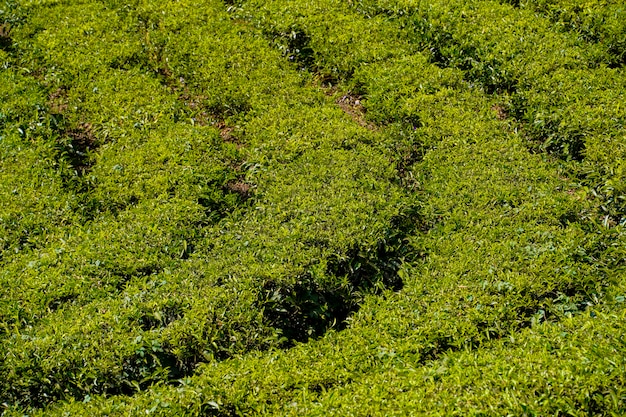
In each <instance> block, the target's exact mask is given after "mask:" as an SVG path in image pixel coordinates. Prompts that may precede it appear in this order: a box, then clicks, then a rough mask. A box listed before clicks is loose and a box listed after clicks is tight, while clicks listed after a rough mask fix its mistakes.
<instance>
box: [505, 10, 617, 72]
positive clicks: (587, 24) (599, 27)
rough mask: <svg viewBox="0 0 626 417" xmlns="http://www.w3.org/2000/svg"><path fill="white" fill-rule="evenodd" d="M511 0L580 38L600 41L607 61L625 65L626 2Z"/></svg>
mask: <svg viewBox="0 0 626 417" xmlns="http://www.w3.org/2000/svg"><path fill="white" fill-rule="evenodd" d="M507 2H508V3H511V4H513V5H516V6H518V7H521V8H525V9H529V10H533V11H537V12H539V13H541V14H542V15H544V16H546V17H547V18H548V19H550V21H552V22H553V23H554V24H556V25H557V26H558V27H559V28H560V29H562V30H565V31H571V32H574V33H575V34H576V35H577V36H578V37H579V38H580V39H583V40H584V41H586V42H589V43H591V44H599V45H600V46H601V48H600V50H601V51H602V53H603V55H605V57H604V62H606V63H607V64H608V65H609V66H615V67H618V66H623V65H624V63H625V62H626V61H625V60H626V8H624V4H623V3H621V2H619V1H582V0H574V1H569V0H568V1H564V0H530V1H517V0H512V1H508V0H507ZM607 58H608V59H607Z"/></svg>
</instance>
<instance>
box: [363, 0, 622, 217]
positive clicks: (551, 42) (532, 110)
mask: <svg viewBox="0 0 626 417" xmlns="http://www.w3.org/2000/svg"><path fill="white" fill-rule="evenodd" d="M539 3H541V5H542V6H541V7H552V6H554V7H557V5H559V4H561V5H563V7H564V8H571V9H572V10H575V11H578V12H579V13H581V14H585V13H587V14H589V15H590V16H592V15H593V16H595V17H594V18H593V19H595V21H596V24H597V25H598V28H602V29H598V31H604V32H606V33H613V34H615V37H619V36H621V37H622V38H623V37H624V36H626V35H624V33H626V32H624V30H621V29H619V28H616V25H618V23H617V22H620V24H621V25H622V26H623V24H624V22H625V21H626V19H624V18H623V17H624V16H625V15H624V8H623V6H622V5H619V4H617V3H611V2H609V4H608V5H606V4H604V3H593V2H591V3H589V2H587V3H585V5H584V7H583V6H582V5H581V4H578V3H577V2H536V3H535V2H528V3H523V4H524V5H525V7H523V8H521V9H516V8H513V7H512V6H510V5H508V4H498V3H496V2H467V1H462V0H459V1H455V2H440V3H437V2H435V3H432V2H429V3H422V2H400V3H398V2H386V1H383V0H381V1H360V2H358V3H356V4H355V8H356V9H357V10H359V11H360V12H361V13H363V14H364V15H368V16H369V15H373V16H380V15H384V16H391V18H392V19H394V21H397V22H398V27H399V28H401V29H402V30H403V31H404V32H405V33H406V34H407V35H406V36H408V37H409V38H410V39H411V42H412V43H414V44H415V45H419V47H420V48H422V49H424V50H427V51H428V52H429V54H430V60H431V61H432V62H435V63H436V64H437V65H438V66H441V67H445V68H450V67H451V68H458V69H461V70H462V71H463V72H464V78H465V79H466V80H467V81H468V82H470V83H473V84H477V85H478V86H480V87H481V88H483V89H484V90H485V91H486V92H488V93H492V94H497V95H499V96H500V97H501V98H500V100H501V103H500V104H499V106H501V110H502V111H501V117H502V118H510V119H511V120H515V122H517V123H518V125H517V127H518V128H521V129H523V131H524V133H525V134H526V135H527V137H528V140H529V146H530V147H531V149H535V150H545V151H548V152H550V153H552V154H554V155H557V156H559V157H561V158H563V159H566V160H574V161H580V162H581V163H579V164H572V166H571V167H570V169H571V172H570V173H569V175H571V176H574V177H576V178H577V180H578V181H579V183H580V184H581V187H583V190H585V192H586V193H587V194H588V195H590V196H593V197H594V198H596V199H597V200H598V204H597V206H598V207H599V213H598V215H599V216H601V217H606V219H607V220H606V221H607V223H611V224H615V223H623V221H624V219H625V213H626V212H625V211H624V210H625V207H626V206H624V204H625V202H626V189H625V188H624V184H626V181H625V177H624V168H623V160H624V155H625V154H624V152H625V148H624V140H623V139H624V120H625V110H624V107H623V106H622V104H621V103H623V101H624V86H625V82H626V77H625V76H624V73H623V69H622V68H621V64H619V65H618V64H616V62H615V59H616V58H615V52H614V51H613V50H612V49H611V48H608V47H607V46H606V45H605V44H604V43H602V42H600V43H589V42H586V41H585V40H583V39H581V37H580V36H578V35H577V33H576V32H575V31H565V32H563V31H560V30H558V27H557V26H555V25H554V23H553V20H550V19H547V18H542V17H541V15H538V14H537V13H536V12H535V9H541V7H540V6H539ZM531 4H535V5H536V8H533V7H531V6H530V5H531ZM549 5H550V6H549ZM583 11H584V12H583ZM572 13H573V12H572ZM604 14H606V15H607V16H610V18H609V17H607V18H602V17H599V16H604ZM590 19H591V17H590ZM485 22H489V24H485ZM577 30H578V29H577ZM580 30H582V29H580ZM604 32H603V33H604ZM610 36H612V35H610ZM610 36H609V35H607V37H610ZM583 38H584V37H583ZM603 39H604V38H603ZM611 39H612V38H611ZM606 42H608V43H610V44H611V45H614V44H615V45H617V44H619V42H620V41H619V40H615V41H613V40H607V41H606ZM618 48H619V47H618ZM622 49H623V48H622ZM622 54H623V52H622Z"/></svg>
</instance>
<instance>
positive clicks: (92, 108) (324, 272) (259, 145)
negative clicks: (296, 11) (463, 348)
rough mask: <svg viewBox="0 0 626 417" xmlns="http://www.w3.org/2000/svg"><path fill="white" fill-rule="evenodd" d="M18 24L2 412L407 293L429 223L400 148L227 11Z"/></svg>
mask: <svg viewBox="0 0 626 417" xmlns="http://www.w3.org/2000/svg"><path fill="white" fill-rule="evenodd" d="M16 7H17V6H16ZM20 7H22V8H23V9H24V10H25V12H24V15H27V16H28V19H27V20H25V21H23V22H18V23H16V24H14V25H13V28H12V31H11V42H12V44H11V50H10V52H9V54H8V59H9V60H8V61H7V66H8V68H9V71H10V72H8V73H7V74H15V75H14V77H20V78H19V79H20V80H22V81H21V82H22V84H23V85H24V86H20V85H18V86H14V87H11V88H12V89H13V90H10V93H11V97H14V98H13V99H14V100H15V101H16V102H17V103H16V104H12V102H8V104H7V108H8V110H7V114H9V113H11V114H16V116H11V114H9V117H13V119H8V122H7V123H5V124H4V125H3V128H4V134H6V135H7V137H10V138H12V141H3V147H4V149H6V151H4V152H6V153H7V154H9V153H14V154H16V155H18V156H19V158H21V159H16V160H15V165H20V166H21V169H20V171H17V172H13V171H12V165H9V163H8V162H6V163H5V162H4V161H3V165H2V169H3V173H6V174H4V175H6V176H7V178H9V179H12V181H13V184H9V182H8V181H7V185H6V189H4V190H5V191H4V194H3V197H2V200H3V204H4V201H6V204H7V206H8V207H7V208H6V209H5V212H6V213H7V214H6V216H5V214H4V213H3V214H2V217H3V219H4V218H5V217H6V218H7V219H11V217H10V216H11V215H12V216H13V217H14V218H15V220H11V221H12V222H13V223H12V224H9V225H7V226H6V227H5V230H7V233H6V236H7V237H6V238H5V237H3V239H4V240H5V241H6V242H7V243H6V244H5V247H6V250H4V251H3V260H2V262H3V263H2V272H1V276H2V278H1V279H2V288H3V289H2V300H3V303H2V311H1V314H2V315H1V317H2V324H3V325H2V329H3V331H2V343H1V345H2V347H1V348H0V349H1V352H2V355H1V357H2V366H1V367H0V376H1V378H2V380H3V383H2V385H1V388H0V397H1V398H2V400H3V401H2V402H3V403H5V404H7V405H6V406H11V407H25V408H26V409H29V408H32V407H42V406H45V405H47V404H50V403H53V402H55V401H58V400H62V399H69V398H76V399H83V398H85V396H89V395H97V394H124V395H131V394H133V393H134V392H136V391H137V390H142V389H146V388H148V387H149V386H150V385H151V384H154V383H159V382H169V381H171V380H175V379H178V378H180V377H184V376H186V375H190V374H191V373H193V371H194V369H195V367H196V365H197V364H198V363H200V362H212V361H215V360H222V359H225V358H228V357H231V356H233V355H236V354H243V353H246V352H249V351H252V350H258V349H267V348H269V347H283V346H289V345H291V344H293V343H295V342H296V341H300V340H306V339H308V338H309V337H310V336H315V335H319V334H322V333H323V332H324V331H326V330H327V328H329V327H332V326H342V322H343V319H344V318H345V317H346V316H347V315H348V314H349V313H350V312H351V311H352V310H354V309H356V308H357V307H358V303H359V302H360V300H361V299H362V298H363V297H364V295H365V294H367V293H370V292H380V291H382V290H383V289H384V288H385V287H386V286H390V287H392V288H399V287H400V286H401V285H402V282H401V278H400V277H399V276H398V270H399V268H400V265H401V262H402V258H403V257H404V252H405V251H406V252H409V250H408V249H407V248H408V247H407V246H402V247H400V242H401V241H402V239H403V238H404V234H406V231H405V229H409V230H410V229H413V228H415V227H416V226H415V225H414V219H415V218H417V216H418V214H419V211H418V208H419V207H417V206H416V201H415V198H414V197H412V196H408V195H407V193H406V192H405V191H403V189H402V188H401V187H400V185H399V184H398V181H397V180H396V178H395V177H396V168H395V165H394V163H393V157H394V155H393V154H392V152H391V151H390V149H391V147H390V146H388V144H386V143H385V138H382V137H381V133H379V132H374V131H370V130H368V129H366V128H364V127H362V126H361V125H359V124H358V123H355V122H354V121H353V120H352V119H351V117H350V116H348V115H346V114H345V113H344V112H342V111H341V109H340V108H338V107H337V106H336V105H335V104H334V102H333V101H332V99H331V98H328V97H327V96H326V95H325V94H324V93H323V92H321V91H319V89H318V88H312V87H310V86H307V83H308V81H309V77H308V76H307V75H306V74H301V73H299V72H298V71H297V70H295V69H293V68H292V67H291V65H290V64H289V63H288V62H286V61H285V60H283V58H282V56H281V54H280V53H279V52H278V51H275V50H274V49H273V48H272V47H271V46H270V45H268V44H267V43H266V41H265V40H264V39H263V38H260V37H258V36H257V35H256V34H255V33H254V32H251V31H248V30H247V29H245V28H243V27H239V26H237V25H233V24H232V22H231V21H230V19H229V18H228V15H227V14H226V12H225V10H224V7H223V4H222V3H219V2H217V3H216V2H203V3H202V4H200V5H199V4H196V3H195V2H191V1H190V2H186V3H183V2H179V3H172V4H170V5H160V4H157V3H151V2H135V3H133V4H127V3H123V4H122V3H119V4H118V3H116V2H109V3H100V2H82V3H73V2H51V3H50V2H32V3H31V2H29V3H23V4H21V5H20ZM207 30H209V32H208V31H207ZM7 77H8V76H7ZM5 84H7V86H9V87H10V86H11V80H10V79H7V80H6V81H5ZM16 94H17V96H16ZM21 101H24V104H21ZM19 106H22V107H23V108H25V109H26V110H28V112H27V111H23V110H22V107H19ZM22 125H24V126H26V127H22ZM40 148H41V149H40ZM42 155H43V156H42ZM44 157H45V158H44ZM16 158H17V157H16ZM48 160H50V162H48ZM28 161H33V162H32V163H29V162H28ZM40 161H46V163H45V164H44V163H42V162H40ZM38 165H42V166H38ZM36 174H37V175H39V176H40V177H41V178H36V177H35V175H36ZM18 175H19V176H23V177H24V179H23V180H21V181H20V179H19V178H17V176H18ZM12 176H15V177H16V178H13V177H12ZM19 183H21V188H23V189H24V191H22V190H21V189H18V190H17V192H14V191H13V188H12V187H15V186H17V185H16V184H19ZM31 184H33V185H31ZM49 184H52V186H51V185H49ZM3 186H4V185H3ZM27 192H28V193H29V194H26V193H27ZM12 195H23V196H24V197H23V199H24V202H27V203H22V202H21V201H20V200H18V199H15V198H13V197H12ZM57 200H60V201H58V202H57ZM56 206H60V208H56ZM39 207H44V208H45V209H43V210H40V209H39ZM49 210H53V211H52V213H51V214H48V211H49ZM62 210H65V211H62ZM32 218H35V219H37V220H38V221H39V223H40V224H39V223H35V224H34V225H31V223H33V220H31V219H32ZM407 219H410V220H411V221H410V222H409V221H408V220H407ZM15 225H19V227H20V228H22V229H25V228H27V227H29V228H30V229H35V231H34V232H30V233H31V234H30V235H26V236H25V237H24V236H22V235H19V236H15V237H14V236H13V235H12V234H16V233H22V232H20V229H17V227H16V226H15ZM24 233H25V232H24ZM24 233H23V234H24ZM35 233H36V234H35ZM31 235H32V237H31ZM31 241H32V243H29V242H31ZM18 245H21V246H19V247H18ZM14 248H15V250H12V249H14Z"/></svg>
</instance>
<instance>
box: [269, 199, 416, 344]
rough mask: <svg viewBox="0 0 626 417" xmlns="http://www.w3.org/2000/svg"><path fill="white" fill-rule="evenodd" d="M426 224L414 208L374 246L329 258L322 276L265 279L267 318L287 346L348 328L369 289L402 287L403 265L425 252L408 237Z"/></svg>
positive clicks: (400, 218)
mask: <svg viewBox="0 0 626 417" xmlns="http://www.w3.org/2000/svg"><path fill="white" fill-rule="evenodd" d="M424 225H425V222H424V221H423V219H422V217H421V215H420V214H419V213H418V211H417V210H413V211H412V212H410V213H408V214H405V215H402V216H398V217H396V218H394V219H393V221H392V223H391V227H390V228H389V229H388V231H387V233H386V236H385V237H384V238H381V239H379V240H378V242H377V244H376V245H375V247H372V248H365V247H358V246H355V247H353V248H352V249H350V250H348V251H347V253H345V254H344V255H341V256H338V255H337V256H334V257H332V258H331V259H328V260H327V266H326V271H325V274H324V276H323V277H317V276H314V274H313V273H311V272H307V273H305V274H303V275H301V276H299V277H298V278H297V279H296V280H295V282H289V283H283V282H277V281H268V282H266V283H265V285H264V287H263V291H262V292H261V299H260V300H259V307H260V308H262V309H263V314H264V318H265V320H266V322H267V323H268V324H269V325H270V326H272V327H274V328H276V329H277V330H279V331H280V333H281V334H282V336H283V337H284V342H283V344H284V346H285V347H289V346H292V345H293V344H294V343H295V342H306V341H308V340H309V339H311V338H316V337H320V336H322V335H323V334H324V333H325V332H326V331H328V330H329V329H331V328H335V329H338V330H341V329H344V328H345V327H346V325H347V323H346V319H347V318H348V317H349V316H350V314H352V313H354V312H355V311H357V310H358V309H359V307H360V304H361V302H362V300H363V298H364V297H365V296H366V295H367V294H381V293H382V292H383V291H385V290H391V291H400V290H401V289H402V288H403V286H404V282H403V280H402V277H401V276H400V273H399V271H400V268H401V267H402V264H403V263H404V262H405V261H410V260H416V259H417V258H419V257H421V256H423V255H422V254H418V253H415V249H414V248H413V247H412V246H411V245H409V244H408V243H407V237H408V236H410V235H411V234H413V233H414V232H415V231H418V230H423V229H424Z"/></svg>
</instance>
